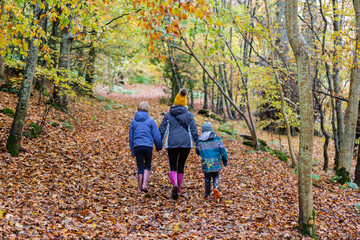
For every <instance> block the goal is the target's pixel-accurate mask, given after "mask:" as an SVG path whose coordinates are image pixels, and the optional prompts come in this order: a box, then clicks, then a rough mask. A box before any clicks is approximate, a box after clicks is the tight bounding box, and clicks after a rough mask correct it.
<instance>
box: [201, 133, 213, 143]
mask: <svg viewBox="0 0 360 240" xmlns="http://www.w3.org/2000/svg"><path fill="white" fill-rule="evenodd" d="M216 136H217V135H216V133H215V132H204V133H203V134H201V135H200V137H199V141H203V142H205V141H208V140H211V139H215V138H216Z"/></svg>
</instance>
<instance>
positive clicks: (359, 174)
mask: <svg viewBox="0 0 360 240" xmlns="http://www.w3.org/2000/svg"><path fill="white" fill-rule="evenodd" d="M354 183H356V184H357V185H358V186H359V187H360V147H359V148H358V155H357V162H356V167H355V179H354Z"/></svg>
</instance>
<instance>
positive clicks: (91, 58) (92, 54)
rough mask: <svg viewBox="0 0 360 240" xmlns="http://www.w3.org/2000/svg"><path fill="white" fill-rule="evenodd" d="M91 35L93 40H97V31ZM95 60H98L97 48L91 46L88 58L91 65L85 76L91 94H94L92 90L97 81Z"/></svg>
mask: <svg viewBox="0 0 360 240" xmlns="http://www.w3.org/2000/svg"><path fill="white" fill-rule="evenodd" d="M91 35H92V38H93V39H95V38H96V33H95V31H94V33H92V34H91ZM95 60H96V48H95V47H94V45H91V47H90V49H89V58H88V62H89V65H88V66H87V68H86V74H85V80H86V82H87V83H88V84H89V87H90V89H89V91H90V92H92V89H93V87H94V82H95V80H94V75H95Z"/></svg>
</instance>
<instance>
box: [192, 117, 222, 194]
mask: <svg viewBox="0 0 360 240" xmlns="http://www.w3.org/2000/svg"><path fill="white" fill-rule="evenodd" d="M201 130H202V134H201V135H200V137H199V138H198V145H197V147H196V153H197V154H198V155H200V156H201V164H202V171H203V173H204V177H205V198H206V199H209V198H210V193H211V179H212V180H213V186H214V190H213V192H214V200H220V193H219V173H220V171H221V168H222V165H223V164H224V166H226V165H227V163H228V156H227V153H226V150H225V147H224V144H223V142H222V140H221V138H220V137H219V136H218V135H217V134H216V133H215V132H214V131H213V127H212V125H211V123H209V122H205V123H204V124H203V125H202V127H201Z"/></svg>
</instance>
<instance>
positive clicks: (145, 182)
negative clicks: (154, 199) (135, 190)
mask: <svg viewBox="0 0 360 240" xmlns="http://www.w3.org/2000/svg"><path fill="white" fill-rule="evenodd" d="M149 177H150V171H149V170H146V169H145V170H144V179H143V184H142V187H141V191H143V192H146V193H147V192H148V188H147V184H148V181H149Z"/></svg>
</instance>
